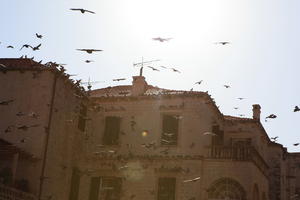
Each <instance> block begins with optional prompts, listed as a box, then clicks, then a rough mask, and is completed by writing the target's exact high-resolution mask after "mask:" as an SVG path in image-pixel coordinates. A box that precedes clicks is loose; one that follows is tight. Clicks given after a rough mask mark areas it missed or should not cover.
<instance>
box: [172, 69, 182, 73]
mask: <svg viewBox="0 0 300 200" xmlns="http://www.w3.org/2000/svg"><path fill="white" fill-rule="evenodd" d="M171 69H172V70H173V72H178V73H181V72H180V71H179V70H177V69H175V68H171Z"/></svg>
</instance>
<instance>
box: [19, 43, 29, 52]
mask: <svg viewBox="0 0 300 200" xmlns="http://www.w3.org/2000/svg"><path fill="white" fill-rule="evenodd" d="M29 47H30V48H32V46H31V45H29V44H24V45H23V46H22V47H21V49H20V51H21V50H22V49H23V48H29Z"/></svg>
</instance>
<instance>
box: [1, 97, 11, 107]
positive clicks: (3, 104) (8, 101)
mask: <svg viewBox="0 0 300 200" xmlns="http://www.w3.org/2000/svg"><path fill="white" fill-rule="evenodd" d="M13 101H14V100H13V99H11V100H6V101H0V105H2V106H7V105H8V104H9V103H11V102H13Z"/></svg>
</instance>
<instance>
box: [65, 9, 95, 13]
mask: <svg viewBox="0 0 300 200" xmlns="http://www.w3.org/2000/svg"><path fill="white" fill-rule="evenodd" d="M70 10H73V11H80V12H81V13H82V14H84V13H85V12H88V13H92V14H96V13H95V12H93V11H90V10H86V9H83V8H70Z"/></svg>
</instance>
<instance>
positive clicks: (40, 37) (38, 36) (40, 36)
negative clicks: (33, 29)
mask: <svg viewBox="0 0 300 200" xmlns="http://www.w3.org/2000/svg"><path fill="white" fill-rule="evenodd" d="M35 36H36V37H37V38H39V39H42V37H43V36H42V35H39V34H37V33H36V34H35Z"/></svg>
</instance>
